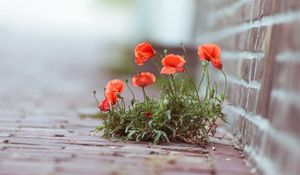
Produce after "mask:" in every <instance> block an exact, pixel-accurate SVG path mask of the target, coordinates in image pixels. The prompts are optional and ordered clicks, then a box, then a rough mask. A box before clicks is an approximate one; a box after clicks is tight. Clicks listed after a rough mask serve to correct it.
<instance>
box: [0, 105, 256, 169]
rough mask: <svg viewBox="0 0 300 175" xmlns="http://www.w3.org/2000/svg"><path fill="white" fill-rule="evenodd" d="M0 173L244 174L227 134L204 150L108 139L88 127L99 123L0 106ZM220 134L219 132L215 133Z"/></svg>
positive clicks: (176, 145)
mask: <svg viewBox="0 0 300 175" xmlns="http://www.w3.org/2000/svg"><path fill="white" fill-rule="evenodd" d="M0 115H1V119H0V120H1V121H0V131H1V132H0V133H1V134H0V150H1V151H0V174H3V175H4V174H5V175H10V174H11V175H17V174H20V175H27V174H28V175H34V174H42V175H44V174H45V175H46V174H47V175H48V174H49V175H50V174H51V175H54V174H55V175H66V174H72V175H76V174H86V175H88V174H95V175H96V174H101V175H104V174H110V175H127V174H128V175H133V174H136V175H141V174H149V175H152V174H163V175H167V174H178V175H179V174H188V175H192V174H203V175H206V174H207V175H208V174H211V175H249V174H250V173H249V167H246V165H245V162H244V160H243V158H242V157H243V155H242V153H241V152H240V151H238V150H237V149H234V147H233V141H232V139H231V138H230V136H228V135H225V137H224V138H223V139H221V140H219V139H217V138H214V139H212V140H213V142H212V143H211V145H209V146H208V147H207V150H204V149H201V148H199V147H198V146H194V145H189V144H178V143H166V144H163V145H155V146H152V147H149V144H148V143H140V144H136V143H131V142H127V143H123V142H111V141H108V140H105V139H103V138H101V136H100V134H99V135H98V134H97V135H91V134H90V131H91V130H92V129H93V128H94V127H95V126H96V125H97V124H99V123H100V121H99V120H95V119H80V118H79V117H78V116H77V115H76V113H73V114H71V113H70V114H69V115H68V116H67V115H66V116H64V115H25V116H24V115H23V114H22V113H16V112H10V111H4V110H1V112H0ZM217 135H220V136H222V135H223V134H221V133H218V134H217Z"/></svg>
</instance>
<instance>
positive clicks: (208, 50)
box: [198, 43, 221, 61]
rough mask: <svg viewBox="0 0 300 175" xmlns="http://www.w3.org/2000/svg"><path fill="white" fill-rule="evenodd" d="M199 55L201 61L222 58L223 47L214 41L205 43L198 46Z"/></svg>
mask: <svg viewBox="0 0 300 175" xmlns="http://www.w3.org/2000/svg"><path fill="white" fill-rule="evenodd" d="M198 55H199V58H200V60H201V61H211V60H212V59H220V55H221V48H220V47H219V46H218V45H217V44H214V43H210V44H203V45H201V46H199V47H198Z"/></svg>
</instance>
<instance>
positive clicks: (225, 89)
mask: <svg viewBox="0 0 300 175" xmlns="http://www.w3.org/2000/svg"><path fill="white" fill-rule="evenodd" d="M221 72H222V73H223V75H224V79H225V88H224V95H226V91H227V77H226V74H225V72H224V71H223V70H222V69H221Z"/></svg>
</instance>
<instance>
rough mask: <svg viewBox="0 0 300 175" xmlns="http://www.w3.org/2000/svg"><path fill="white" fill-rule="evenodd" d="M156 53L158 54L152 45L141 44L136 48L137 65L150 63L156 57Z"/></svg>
mask: <svg viewBox="0 0 300 175" xmlns="http://www.w3.org/2000/svg"><path fill="white" fill-rule="evenodd" d="M155 53H156V52H155V50H154V49H153V47H152V46H151V44H149V43H147V42H142V43H139V44H138V45H137V46H136V47H135V63H136V64H138V65H139V66H141V65H143V64H144V63H145V62H146V61H148V60H149V59H150V58H151V57H152V56H153V55H155Z"/></svg>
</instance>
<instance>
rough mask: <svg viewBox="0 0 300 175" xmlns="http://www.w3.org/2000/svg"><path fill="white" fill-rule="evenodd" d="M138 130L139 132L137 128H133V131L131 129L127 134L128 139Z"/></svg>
mask: <svg viewBox="0 0 300 175" xmlns="http://www.w3.org/2000/svg"><path fill="white" fill-rule="evenodd" d="M136 132H137V130H132V131H130V132H129V134H127V138H126V140H130V139H131V136H132V135H133V134H135V133H136Z"/></svg>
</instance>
